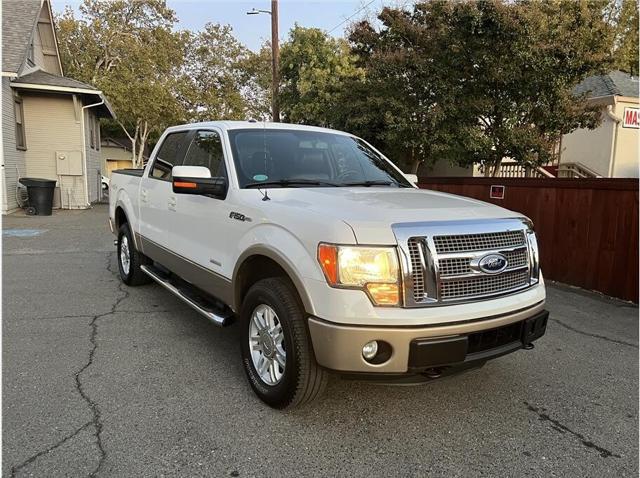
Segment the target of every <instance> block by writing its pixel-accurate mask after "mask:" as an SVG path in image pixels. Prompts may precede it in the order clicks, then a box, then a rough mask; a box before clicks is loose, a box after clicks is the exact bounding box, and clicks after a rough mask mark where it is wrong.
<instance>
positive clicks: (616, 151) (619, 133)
mask: <svg viewBox="0 0 640 478" xmlns="http://www.w3.org/2000/svg"><path fill="white" fill-rule="evenodd" d="M638 89H639V83H638V77H637V76H632V75H630V74H628V73H625V72H622V71H612V72H610V73H608V74H606V75H599V76H592V77H589V78H587V79H585V80H584V81H583V82H582V83H580V84H579V85H578V86H577V87H576V88H575V90H574V92H575V93H577V94H583V93H586V94H587V95H588V101H589V102H592V103H594V104H597V105H601V107H602V123H601V124H600V126H599V127H598V128H596V129H594V130H588V129H578V130H576V131H574V132H572V133H570V134H567V135H564V136H563V137H562V140H561V144H560V161H559V163H558V176H559V177H585V176H591V177H598V176H600V177H606V178H637V177H638V140H639V139H640V138H639V134H640V129H639V128H640V118H639V115H640V104H639V100H638Z"/></svg>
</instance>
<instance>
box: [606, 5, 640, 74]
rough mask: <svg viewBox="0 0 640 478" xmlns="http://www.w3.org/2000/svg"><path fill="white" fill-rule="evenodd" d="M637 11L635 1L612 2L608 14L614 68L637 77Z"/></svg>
mask: <svg viewBox="0 0 640 478" xmlns="http://www.w3.org/2000/svg"><path fill="white" fill-rule="evenodd" d="M638 10H639V9H638V1H637V0H612V1H611V3H610V6H609V12H608V13H609V23H610V24H611V25H612V27H613V29H614V37H613V45H612V52H613V57H614V66H615V67H616V68H617V69H619V70H622V71H626V72H628V73H631V74H632V75H638V54H639V52H638V35H639V32H638Z"/></svg>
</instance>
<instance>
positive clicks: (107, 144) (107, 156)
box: [100, 136, 149, 178]
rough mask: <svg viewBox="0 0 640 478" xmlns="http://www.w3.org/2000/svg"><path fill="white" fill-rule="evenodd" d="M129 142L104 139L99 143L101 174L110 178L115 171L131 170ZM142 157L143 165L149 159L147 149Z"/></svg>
mask: <svg viewBox="0 0 640 478" xmlns="http://www.w3.org/2000/svg"><path fill="white" fill-rule="evenodd" d="M130 145H131V141H129V139H128V138H113V137H109V136H108V137H104V138H103V139H102V142H101V143H100V153H101V154H100V155H101V157H102V174H103V175H104V176H107V177H108V178H111V172H112V171H114V170H116V169H126V168H133V160H132V152H131V146H130ZM144 153H145V154H143V156H142V160H143V163H146V162H147V159H149V156H148V154H147V153H148V148H145V151H144Z"/></svg>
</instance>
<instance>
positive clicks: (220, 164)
mask: <svg viewBox="0 0 640 478" xmlns="http://www.w3.org/2000/svg"><path fill="white" fill-rule="evenodd" d="M183 164H184V165H185V166H204V167H205V168H209V171H211V176H213V177H219V176H225V167H224V153H223V152H222V141H220V135H218V133H216V132H215V131H198V133H196V136H195V138H193V141H191V145H190V146H189V151H188V152H187V155H186V156H185V158H184V163H183Z"/></svg>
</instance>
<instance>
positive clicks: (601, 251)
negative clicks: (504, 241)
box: [419, 177, 638, 303]
mask: <svg viewBox="0 0 640 478" xmlns="http://www.w3.org/2000/svg"><path fill="white" fill-rule="evenodd" d="M419 185H420V187H421V188H426V189H434V190H438V191H444V192H448V193H452V194H459V195H461V196H468V197H471V198H475V199H480V200H482V201H487V202H491V203H493V204H497V205H499V206H502V207H505V208H507V209H511V210H513V211H517V212H520V213H522V214H524V215H526V216H527V217H529V218H531V220H533V222H534V224H535V229H536V234H537V237H538V244H539V247H540V256H541V266H542V271H543V273H544V276H545V278H547V279H551V280H555V281H559V282H564V283H567V284H572V285H576V286H579V287H582V288H585V289H591V290H596V291H599V292H602V293H604V294H607V295H610V296H613V297H619V298H621V299H625V300H630V301H633V302H636V303H637V302H638V181H637V180H636V179H533V178H426V177H425V178H420V180H419ZM495 185H497V186H504V199H491V198H490V191H491V187H492V186H495ZM496 189H497V190H496ZM496 192H497V193H499V192H500V188H494V193H496Z"/></svg>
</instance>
